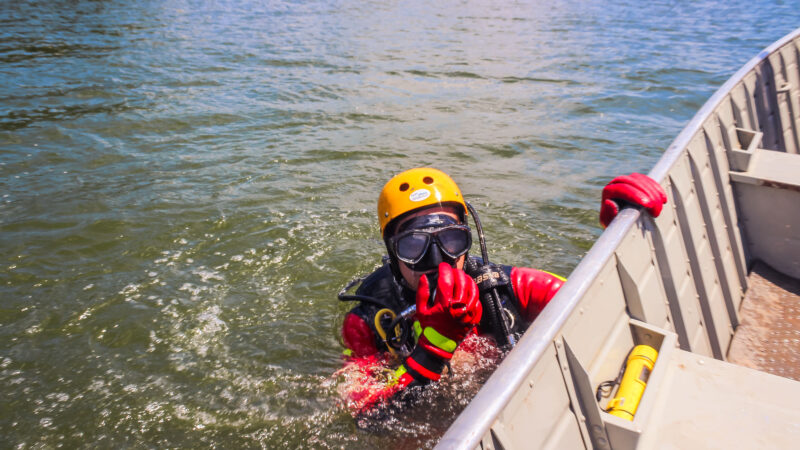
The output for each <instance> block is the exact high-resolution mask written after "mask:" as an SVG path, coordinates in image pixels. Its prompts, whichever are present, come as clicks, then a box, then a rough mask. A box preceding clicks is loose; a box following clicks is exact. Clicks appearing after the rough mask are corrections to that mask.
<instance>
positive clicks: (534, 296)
mask: <svg viewBox="0 0 800 450" xmlns="http://www.w3.org/2000/svg"><path fill="white" fill-rule="evenodd" d="M565 281H566V279H564V278H563V277H560V276H558V275H554V274H552V273H549V272H545V271H542V270H537V269H531V268H527V267H514V268H512V269H511V287H512V288H513V289H514V295H516V296H517V299H518V300H519V303H520V309H521V312H522V315H523V317H524V319H525V320H526V321H528V322H533V320H534V319H535V318H536V316H538V315H539V313H540V312H542V310H543V309H544V307H545V306H547V303H548V302H549V301H550V299H552V298H553V296H555V295H556V292H558V290H559V289H560V288H561V285H562V284H564V282H565Z"/></svg>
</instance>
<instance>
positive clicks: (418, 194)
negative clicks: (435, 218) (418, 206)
mask: <svg viewBox="0 0 800 450" xmlns="http://www.w3.org/2000/svg"><path fill="white" fill-rule="evenodd" d="M430 196H431V191H429V190H427V189H417V190H416V191H414V192H412V193H411V195H409V196H408V199H409V200H411V201H412V202H421V201H423V200H425V199H426V198H428V197H430Z"/></svg>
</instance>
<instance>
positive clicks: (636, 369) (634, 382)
mask: <svg viewBox="0 0 800 450" xmlns="http://www.w3.org/2000/svg"><path fill="white" fill-rule="evenodd" d="M656 358H658V351H657V350H656V349H654V348H653V347H650V346H649V345H637V346H636V347H634V348H633V350H632V351H631V354H630V356H628V362H627V368H626V369H625V374H624V375H623V376H622V382H621V383H620V384H619V389H618V390H617V395H616V397H614V398H613V399H612V400H611V401H610V402H608V409H607V411H608V413H609V414H613V415H615V416H617V417H621V418H623V419H627V420H631V421H632V420H633V416H634V414H636V409H637V408H638V407H639V401H640V400H641V399H642V394H644V388H645V387H647V380H648V379H649V378H650V372H652V370H653V366H655V364H656Z"/></svg>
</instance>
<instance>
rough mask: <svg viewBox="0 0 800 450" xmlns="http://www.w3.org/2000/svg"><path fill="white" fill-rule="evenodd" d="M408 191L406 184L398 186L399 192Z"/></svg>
mask: <svg viewBox="0 0 800 450" xmlns="http://www.w3.org/2000/svg"><path fill="white" fill-rule="evenodd" d="M407 190H408V183H403V184H401V185H400V192H405V191H407Z"/></svg>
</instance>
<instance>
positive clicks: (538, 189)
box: [0, 0, 800, 448]
mask: <svg viewBox="0 0 800 450" xmlns="http://www.w3.org/2000/svg"><path fill="white" fill-rule="evenodd" d="M0 24H1V25H2V26H0V187H2V189H0V249H2V252H0V297H1V298H2V304H0V335H1V336H2V338H0V386H2V387H0V394H1V395H2V398H3V402H0V447H14V448H32V447H36V448H39V447H58V446H66V447H77V446H84V445H87V444H88V445H92V446H98V447H125V446H132V447H142V446H153V447H193V446H198V445H200V446H216V447H248V448H251V447H263V448H297V447H314V448H342V447H348V448H351V447H356V448H358V447H363V448H373V447H392V448H395V447H399V448H417V447H430V446H432V445H434V444H435V442H436V439H437V436H439V435H440V433H441V432H442V431H443V430H444V429H446V427H447V424H449V423H450V422H451V421H452V420H453V417H454V416H455V414H457V412H458V411H459V410H460V409H461V408H463V407H464V405H466V403H467V402H468V401H469V398H470V396H471V395H473V394H474V392H475V391H476V390H477V388H478V386H479V384H480V379H481V378H480V377H481V376H485V374H486V373H488V371H489V370H487V368H486V367H483V371H478V372H476V373H474V374H471V373H467V374H464V375H463V376H462V378H458V377H456V378H455V379H454V380H453V381H451V382H449V383H445V384H443V385H442V386H441V387H439V388H437V390H433V391H432V392H433V393H432V394H431V398H430V399H429V402H430V404H429V405H428V406H429V407H428V410H429V411H440V412H441V413H440V414H436V415H431V414H427V413H420V414H416V415H415V414H410V416H409V418H408V420H407V421H405V422H402V421H397V422H393V423H392V424H391V426H389V427H387V429H385V430H382V431H381V432H372V433H370V432H364V431H358V430H357V429H356V427H355V425H354V423H353V421H352V419H351V418H350V417H349V415H348V414H347V412H346V411H345V410H344V409H343V408H342V407H341V406H340V405H339V394H338V392H339V389H340V388H341V385H340V383H341V381H340V380H339V379H337V378H334V377H332V376H331V375H332V374H333V373H334V372H335V371H336V370H337V369H338V368H339V367H340V365H341V362H340V356H339V355H340V352H341V347H340V345H339V342H338V326H339V321H340V320H341V317H342V315H343V313H344V312H345V311H346V310H347V308H348V305H345V304H342V303H339V302H337V301H336V300H335V294H336V292H338V290H339V289H340V288H341V287H342V286H344V284H346V283H347V282H348V281H349V280H350V279H351V278H353V277H355V276H357V275H360V274H363V273H365V272H367V271H369V270H371V269H372V268H373V267H375V266H376V265H377V264H378V263H379V261H380V257H381V255H382V253H383V247H382V243H381V241H380V240H379V238H378V230H377V224H376V220H375V217H374V207H375V201H376V197H377V193H378V191H379V189H380V188H381V186H382V185H383V183H384V182H385V181H386V180H387V179H388V178H389V177H390V176H391V175H393V174H394V173H396V172H398V171H400V170H402V169H406V168H410V167H413V166H420V165H433V166H436V167H439V168H441V169H443V170H445V171H447V172H449V173H450V174H451V175H452V176H453V177H454V178H455V179H456V180H457V181H458V182H459V184H460V185H461V186H462V189H463V190H464V191H465V194H466V195H467V196H468V197H469V199H470V200H471V201H472V202H473V204H475V206H476V207H477V208H478V210H479V211H480V212H481V218H482V220H483V222H484V226H485V228H486V229H487V238H488V241H489V246H490V251H491V254H492V258H493V259H494V260H497V261H502V262H505V263H508V264H515V265H525V266H533V267H540V268H545V269H547V270H551V271H554V272H558V273H562V274H565V275H567V274H569V272H570V270H571V269H572V268H573V267H574V266H575V265H576V264H577V262H578V261H579V259H580V258H581V256H582V255H583V254H584V253H585V252H586V251H587V250H588V249H589V247H590V246H591V245H592V242H593V241H594V239H595V238H596V237H597V236H598V235H599V233H600V228H599V226H598V225H597V203H598V197H599V190H600V188H601V187H602V185H603V184H604V183H605V182H606V181H607V180H608V179H610V178H611V177H612V176H614V175H616V174H619V173H627V172H630V171H647V170H648V168H649V167H651V166H652V165H653V163H654V162H655V161H656V160H657V159H658V157H659V156H660V154H661V152H662V151H663V150H664V149H665V148H666V147H667V146H668V145H669V143H670V142H671V140H672V139H673V138H674V137H675V136H676V135H677V133H678V132H679V131H680V130H681V128H682V127H683V125H684V124H686V123H687V122H688V121H689V119H690V118H691V117H692V116H693V114H694V113H695V111H696V110H697V109H698V108H699V107H700V106H701V105H702V104H703V103H704V102H705V101H706V99H707V98H708V97H709V96H710V95H711V94H712V93H713V92H714V91H715V90H716V89H717V88H718V87H719V86H720V85H721V84H722V83H723V82H724V81H725V80H726V79H727V78H728V77H729V76H730V75H732V74H733V73H734V72H735V71H736V70H737V69H738V68H739V67H741V66H742V65H743V64H744V63H745V62H746V61H748V60H749V59H750V58H751V57H753V56H754V55H756V54H757V53H758V52H759V51H760V50H761V49H762V48H764V47H765V46H767V45H768V44H770V43H772V42H773V41H775V40H776V39H778V38H780V37H781V36H783V35H784V34H786V33H788V32H790V31H791V30H793V29H794V28H795V27H797V26H798V24H800V10H798V9H797V8H796V4H794V3H793V2H785V1H779V0H773V1H759V0H756V1H748V2H745V1H738V0H733V1H725V2H721V1H700V2H677V1H662V2H651V3H648V4H647V5H645V4H644V3H642V2H638V1H623V2H604V1H571V0H567V1H559V2H544V1H528V2H525V1H523V2H514V3H513V4H507V3H500V2H489V3H486V2H460V1H459V2H436V3H430V2H417V1H412V2H363V1H362V2H348V1H345V2H326V1H311V2H269V3H268V4H266V5H265V4H262V3H260V2H247V1H237V2H233V1H216V2H188V1H143V2H132V1H123V0H116V1H115V0H108V1H81V0H73V1H66V0H57V1H27V2H7V3H5V4H4V5H3V7H2V8H0ZM426 414H427V415H426Z"/></svg>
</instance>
